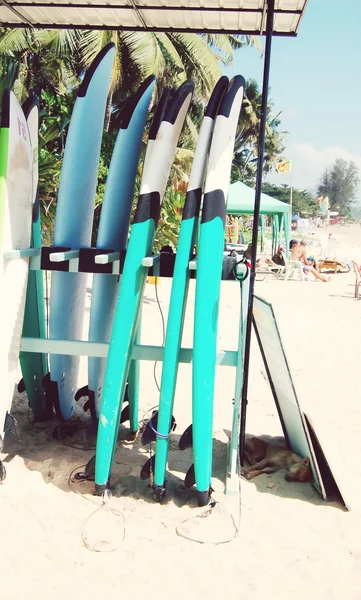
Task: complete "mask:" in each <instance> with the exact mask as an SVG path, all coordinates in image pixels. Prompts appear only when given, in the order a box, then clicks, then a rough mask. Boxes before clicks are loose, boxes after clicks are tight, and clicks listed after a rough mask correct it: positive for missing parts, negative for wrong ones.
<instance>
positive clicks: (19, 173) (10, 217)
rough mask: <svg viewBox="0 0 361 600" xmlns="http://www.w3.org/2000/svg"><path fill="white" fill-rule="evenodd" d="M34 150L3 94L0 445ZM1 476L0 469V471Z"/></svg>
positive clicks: (25, 267) (17, 111) (17, 332)
mask: <svg viewBox="0 0 361 600" xmlns="http://www.w3.org/2000/svg"><path fill="white" fill-rule="evenodd" d="M32 180H33V154H32V148H31V142H30V134H29V128H28V125H27V122H26V118H25V115H24V112H23V110H22V108H21V106H20V104H19V102H18V100H17V98H16V96H15V94H14V93H13V92H11V91H10V90H6V91H5V93H4V96H3V103H2V115H1V129H0V290H1V312H0V332H1V334H0V335H1V345H0V385H1V392H0V450H1V449H2V446H3V443H4V434H5V432H6V431H8V430H11V429H12V428H13V426H14V420H13V418H12V417H11V415H10V408H11V403H12V399H13V394H14V387H15V385H16V383H17V378H18V365H19V353H20V343H21V334H22V328H23V319H24V311H25V299H26V287H27V281H28V271H29V259H28V258H18V257H17V256H16V250H20V249H25V248H29V246H30V238H31V223H32V209H33V185H32ZM0 477H1V473H0Z"/></svg>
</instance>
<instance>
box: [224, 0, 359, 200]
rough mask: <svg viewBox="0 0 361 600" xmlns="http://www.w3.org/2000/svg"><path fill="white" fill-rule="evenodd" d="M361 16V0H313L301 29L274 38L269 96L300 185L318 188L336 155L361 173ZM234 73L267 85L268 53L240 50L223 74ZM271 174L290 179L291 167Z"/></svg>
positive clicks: (272, 179) (277, 178) (272, 177)
mask: <svg viewBox="0 0 361 600" xmlns="http://www.w3.org/2000/svg"><path fill="white" fill-rule="evenodd" d="M360 23H361V0H309V2H308V5H307V7H306V11H305V13H304V16H303V19H302V21H301V24H300V28H299V32H298V36H297V37H296V38H294V37H293V38H292V37H274V38H273V40H272V54H271V71H270V96H269V97H270V98H271V99H272V101H273V104H274V111H275V114H277V113H278V112H279V111H281V116H280V118H281V127H280V129H281V130H282V131H287V132H288V134H287V136H286V137H285V142H286V149H285V151H284V153H283V155H284V158H285V159H287V160H292V185H294V186H295V187H299V188H301V189H310V190H312V191H315V188H316V187H317V184H318V182H319V180H320V178H321V175H322V173H323V172H324V170H325V168H326V167H327V166H331V165H332V164H333V162H334V161H335V159H336V158H344V159H345V160H347V161H349V160H353V161H355V163H356V164H357V165H358V166H359V168H360V175H361V43H360ZM262 40H263V44H264V43H265V38H264V37H262ZM236 73H241V74H242V75H243V76H244V77H245V78H246V79H249V78H253V79H256V80H257V81H258V83H259V85H260V89H262V73H263V58H260V54H259V52H258V51H257V50H256V49H255V48H242V49H240V50H239V51H237V52H236V54H235V58H234V61H233V66H232V67H231V68H228V69H226V70H225V74H227V75H228V76H232V75H235V74H236ZM267 181H270V182H272V183H279V184H282V183H287V184H289V183H290V174H289V173H287V174H278V173H274V174H272V175H270V176H269V177H268V178H267ZM357 203H358V204H361V186H360V187H359V190H358V193H357Z"/></svg>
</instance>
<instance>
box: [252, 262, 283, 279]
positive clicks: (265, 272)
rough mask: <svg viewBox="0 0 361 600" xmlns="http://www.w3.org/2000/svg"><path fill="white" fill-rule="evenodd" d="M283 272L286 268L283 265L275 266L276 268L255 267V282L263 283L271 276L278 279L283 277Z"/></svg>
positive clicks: (267, 266)
mask: <svg viewBox="0 0 361 600" xmlns="http://www.w3.org/2000/svg"><path fill="white" fill-rule="evenodd" d="M285 272H286V267H285V266H283V265H277V266H276V267H273V266H271V265H262V266H261V267H256V281H265V280H266V279H268V277H269V276H271V275H272V276H273V277H275V278H276V279H280V278H281V277H284V275H285Z"/></svg>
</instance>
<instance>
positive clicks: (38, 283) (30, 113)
mask: <svg viewBox="0 0 361 600" xmlns="http://www.w3.org/2000/svg"><path fill="white" fill-rule="evenodd" d="M23 111H24V115H25V118H26V120H27V123H28V127H29V133H30V140H31V146H32V152H33V224H32V230H31V247H32V248H41V246H42V244H41V221H40V206H39V192H38V179H39V168H38V137H39V99H38V97H37V96H30V97H29V98H28V99H27V100H26V102H25V103H24V105H23ZM23 336H24V337H32V338H45V337H46V326H45V305H44V282H43V272H42V271H29V277H28V287H27V292H26V303H25V315H24V325H23ZM20 365H21V372H22V375H23V378H22V380H21V382H20V383H19V385H18V390H19V391H20V392H22V391H24V390H26V395H27V397H28V402H29V406H30V408H31V411H32V413H33V417H34V419H35V420H36V421H43V420H45V419H48V418H51V416H52V413H53V409H52V406H51V405H50V406H49V405H47V403H46V396H45V392H44V388H43V385H42V381H43V378H44V377H45V375H46V374H47V372H48V365H47V355H46V354H37V353H34V352H20Z"/></svg>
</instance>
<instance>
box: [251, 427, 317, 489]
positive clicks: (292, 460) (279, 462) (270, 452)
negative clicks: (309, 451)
mask: <svg viewBox="0 0 361 600" xmlns="http://www.w3.org/2000/svg"><path fill="white" fill-rule="evenodd" d="M244 457H245V459H246V461H247V462H248V464H249V465H250V466H249V467H243V469H242V475H245V477H246V478H247V479H252V478H253V477H257V475H261V474H262V473H274V472H275V471H279V470H280V469H287V473H286V476H285V479H286V480H287V481H303V482H304V481H312V479H313V477H312V471H311V465H310V459H309V458H302V457H301V456H298V454H295V452H292V451H291V450H286V449H285V448H282V446H274V445H272V444H269V443H268V442H265V441H263V440H261V439H260V438H256V437H252V438H248V439H247V440H246V443H245V447H244Z"/></svg>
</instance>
